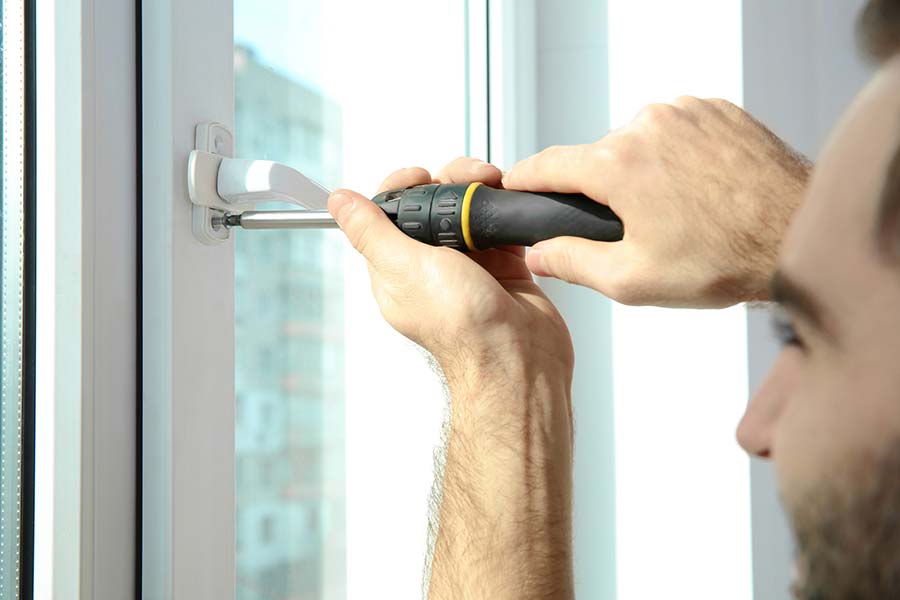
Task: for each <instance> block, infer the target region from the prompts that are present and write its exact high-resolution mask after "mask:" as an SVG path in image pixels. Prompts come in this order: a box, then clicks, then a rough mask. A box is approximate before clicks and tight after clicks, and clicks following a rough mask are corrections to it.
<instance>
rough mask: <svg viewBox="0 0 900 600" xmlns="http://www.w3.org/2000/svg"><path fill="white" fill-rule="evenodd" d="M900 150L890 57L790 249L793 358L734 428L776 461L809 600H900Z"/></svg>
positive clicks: (848, 126)
mask: <svg viewBox="0 0 900 600" xmlns="http://www.w3.org/2000/svg"><path fill="white" fill-rule="evenodd" d="M898 145H900V60H898V59H894V60H892V61H891V62H889V63H887V64H886V65H885V66H884V67H882V69H881V71H880V72H879V74H878V75H877V76H876V77H875V79H874V80H873V81H872V83H871V84H870V85H869V86H868V87H867V88H866V89H865V90H863V92H862V93H861V94H860V95H859V97H858V98H857V100H856V102H855V103H854V105H853V106H852V107H851V108H850V110H849V111H848V113H847V114H846V115H845V117H844V120H843V122H842V123H841V125H840V126H839V127H838V129H837V130H836V132H835V134H834V136H833V138H832V140H831V143H830V144H829V146H828V147H827V148H826V150H825V152H824V153H823V155H822V157H821V160H820V162H819V163H818V165H817V167H816V171H815V175H814V176H813V180H812V182H811V185H810V189H809V192H808V196H807V199H806V202H805V203H804V204H803V207H802V208H801V210H800V212H799V213H798V214H797V216H796V218H795V220H794V222H793V223H792V225H791V228H790V231H789V232H788V235H787V237H786V239H785V244H784V247H783V249H782V255H781V260H780V273H781V275H780V278H779V279H780V282H779V283H777V284H776V286H775V287H776V288H777V290H776V291H777V292H779V293H780V294H781V295H782V305H783V307H784V311H783V315H782V319H779V323H780V325H779V329H780V330H781V332H782V333H783V334H784V338H785V346H784V349H783V350H782V352H781V354H780V356H779V357H778V360H777V362H776V364H775V366H774V367H773V368H772V371H771V373H770V374H769V376H768V378H767V380H766V381H765V383H764V384H763V385H762V387H761V388H760V390H759V391H758V393H757V395H756V397H755V398H754V399H753V400H752V401H751V403H750V405H749V407H748V409H747V414H746V415H745V416H744V419H743V420H742V422H741V425H740V427H739V428H738V439H739V440H740V442H741V444H742V445H743V446H744V447H745V448H746V449H747V450H748V452H751V453H754V454H758V455H760V456H770V457H771V458H772V459H773V460H774V462H775V467H776V471H777V473H778V478H779V481H780V485H781V491H782V496H783V499H784V502H785V505H786V507H787V509H788V512H789V513H790V515H791V518H792V521H793V524H794V527H795V530H796V533H797V541H798V547H799V548H798V549H799V553H800V556H799V561H798V568H799V572H800V581H799V582H798V586H797V593H798V595H799V596H801V597H804V598H832V597H834V598H838V597H858V598H869V597H872V598H875V597H884V598H887V597H900V595H898V594H900V243H898V244H895V246H896V247H897V251H896V253H895V256H897V257H898V259H897V260H894V261H892V260H891V259H890V258H889V255H888V253H886V252H885V251H884V250H883V248H879V246H878V237H877V230H878V223H879V211H880V206H881V197H882V190H883V188H884V185H885V180H886V177H887V174H888V171H889V166H890V164H891V163H892V161H893V159H894V154H895V152H896V151H897V148H898ZM794 334H796V335H794ZM848 594H849V596H848Z"/></svg>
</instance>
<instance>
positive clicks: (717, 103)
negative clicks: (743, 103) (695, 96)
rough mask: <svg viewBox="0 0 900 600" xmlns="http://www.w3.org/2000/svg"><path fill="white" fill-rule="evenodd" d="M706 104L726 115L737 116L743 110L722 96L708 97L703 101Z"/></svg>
mask: <svg viewBox="0 0 900 600" xmlns="http://www.w3.org/2000/svg"><path fill="white" fill-rule="evenodd" d="M704 102H705V103H706V105H707V106H710V107H712V108H714V109H716V110H718V111H719V112H722V113H725V115H727V116H737V115H740V114H743V112H744V111H743V110H742V109H741V108H740V107H739V106H737V105H736V104H734V103H732V102H729V101H728V100H725V99H724V98H708V99H706V100H705V101H704Z"/></svg>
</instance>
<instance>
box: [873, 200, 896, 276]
mask: <svg viewBox="0 0 900 600" xmlns="http://www.w3.org/2000/svg"><path fill="white" fill-rule="evenodd" d="M878 237H879V239H878V246H879V250H881V254H882V256H884V257H885V258H886V259H888V260H889V261H891V262H892V263H897V264H900V203H896V205H895V206H893V207H890V210H888V211H884V212H883V213H882V215H881V224H880V225H879V232H878Z"/></svg>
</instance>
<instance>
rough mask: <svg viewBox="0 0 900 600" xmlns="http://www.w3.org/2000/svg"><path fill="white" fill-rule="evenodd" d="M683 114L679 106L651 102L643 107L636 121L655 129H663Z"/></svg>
mask: <svg viewBox="0 0 900 600" xmlns="http://www.w3.org/2000/svg"><path fill="white" fill-rule="evenodd" d="M680 116H681V111H680V109H679V108H678V107H676V106H673V105H671V104H650V105H647V106H645V107H644V108H643V109H641V112H639V113H638V116H637V118H636V121H637V122H638V123H640V124H642V125H644V126H647V127H650V128H653V129H663V128H666V127H668V126H669V125H671V124H672V123H674V122H675V121H676V120H678V118H679V117H680Z"/></svg>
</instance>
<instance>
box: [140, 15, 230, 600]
mask: <svg viewBox="0 0 900 600" xmlns="http://www.w3.org/2000/svg"><path fill="white" fill-rule="evenodd" d="M232 20H233V9H232V3H231V1H230V0H192V1H191V2H184V1H181V0H160V1H158V2H157V1H154V2H144V3H142V7H141V37H142V42H141V76H142V81H143V82H144V85H143V86H142V94H141V100H142V114H141V131H142V139H141V149H142V159H143V160H142V164H143V179H142V195H143V205H142V235H143V243H142V252H143V277H142V286H143V287H142V298H141V301H142V307H143V323H144V327H143V343H142V357H143V387H142V396H143V406H142V423H143V439H142V457H143V458H142V467H143V470H142V471H143V481H142V496H141V505H142V530H143V533H142V540H141V542H142V547H141V551H142V565H141V566H142V574H141V581H142V592H143V595H144V596H145V597H148V598H154V599H185V600H186V599H188V598H220V599H222V600H229V599H233V598H234V594H235V590H234V580H235V548H234V544H235V536H234V516H235V492H234V485H235V484H234V382H233V375H232V374H233V372H234V327H233V325H232V322H233V319H234V245H233V241H232V240H229V241H227V242H224V243H222V244H221V245H218V246H205V245H203V244H201V243H200V242H199V241H197V240H196V239H195V238H194V236H193V234H192V231H191V204H190V201H189V200H188V194H187V174H186V165H187V156H188V153H189V152H190V151H191V150H193V149H194V133H195V127H196V125H197V124H198V123H200V122H201V121H216V122H219V123H222V124H224V125H226V126H227V127H229V128H233V126H234V103H233V95H234V94H233V81H234V72H233V69H234V68H233V62H232V60H233V59H232V47H233V36H232V29H233V22H232ZM176 64H177V68H176ZM226 349H227V350H226Z"/></svg>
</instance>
